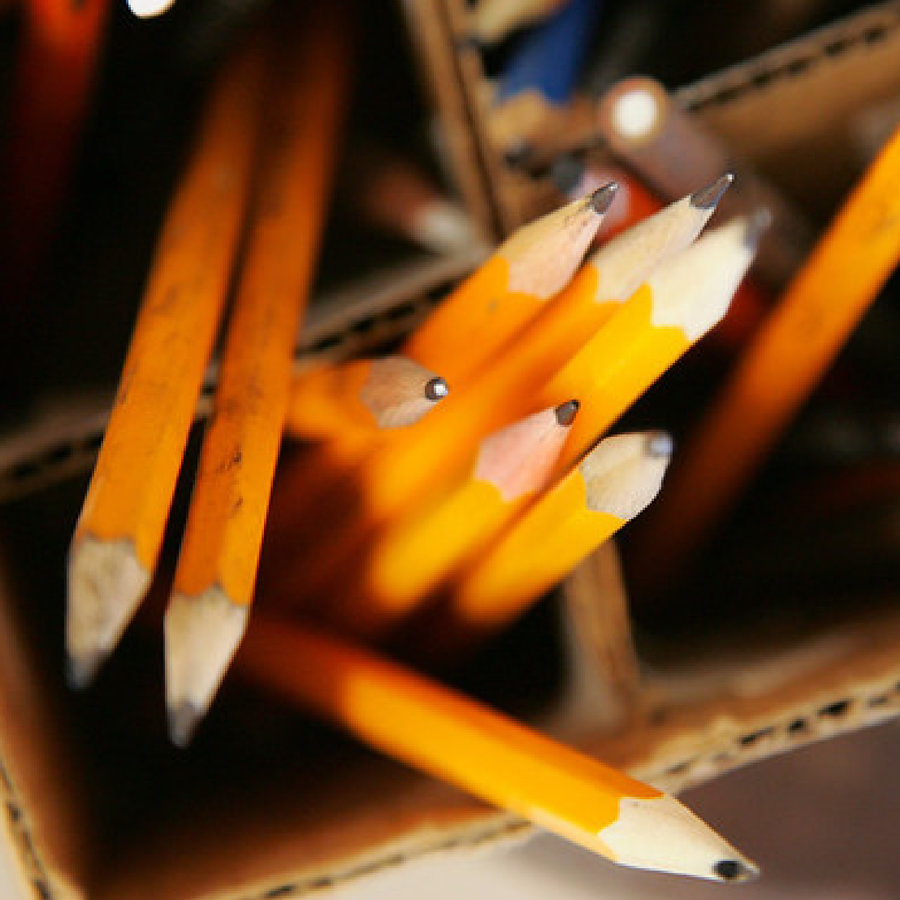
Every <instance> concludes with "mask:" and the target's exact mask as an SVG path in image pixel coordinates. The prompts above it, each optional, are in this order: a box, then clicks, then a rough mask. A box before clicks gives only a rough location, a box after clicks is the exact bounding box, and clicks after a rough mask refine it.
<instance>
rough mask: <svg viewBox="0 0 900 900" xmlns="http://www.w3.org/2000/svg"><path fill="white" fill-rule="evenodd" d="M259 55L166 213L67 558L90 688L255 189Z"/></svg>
mask: <svg viewBox="0 0 900 900" xmlns="http://www.w3.org/2000/svg"><path fill="white" fill-rule="evenodd" d="M262 72H263V54H262V48H261V46H259V45H258V44H254V45H253V46H251V47H249V49H247V50H245V51H244V52H243V54H242V55H240V56H239V57H238V58H237V59H236V60H234V61H232V63H231V64H230V65H229V66H228V67H227V68H226V70H225V72H224V74H223V76H222V78H221V80H220V82H219V83H218V84H217V86H216V88H215V90H214V93H213V95H212V97H211V98H210V101H209V105H208V107H207V109H206V112H205V114H204V118H203V121H202V122H201V125H200V129H199V133H198V135H197V139H196V144H195V147H194V151H193V154H192V156H191V158H190V160H189V162H188V165H187V168H186V170H185V172H184V174H183V175H182V177H181V180H180V181H179V184H178V187H177V189H176V192H175V196H174V198H173V200H172V203H171V205H170V207H169V209H168V211H167V213H166V218H165V222H164V224H163V229H162V233H161V236H160V239H159V241H158V243H157V247H156V252H155V255H154V259H153V264H152V267H151V271H150V277H149V280H148V283H147V287H146V289H145V293H144V299H143V302H142V305H141V309H140V312H139V314H138V320H137V323H136V325H135V329H134V335H133V337H132V339H131V345H130V346H129V348H128V355H127V357H126V360H125V366H124V369H123V371H122V379H121V382H120V384H119V390H118V393H117V395H116V399H115V404H114V406H113V409H112V413H111V415H110V419H109V424H108V426H107V429H106V435H105V437H104V439H103V443H102V445H101V448H100V455H99V458H98V460H97V465H96V468H95V469H94V474H93V477H92V479H91V482H90V485H89V487H88V492H87V497H86V498H85V501H84V507H83V508H82V511H81V516H80V518H79V520H78V524H77V526H76V528H75V534H74V536H73V538H72V544H71V547H70V550H69V576H68V614H67V621H66V649H67V651H68V656H69V675H70V680H71V682H72V683H73V684H74V685H76V686H83V685H85V684H86V683H87V682H88V681H90V679H91V678H92V677H93V674H94V672H95V671H96V669H97V668H98V666H99V665H100V664H101V663H102V662H103V660H104V659H105V658H106V657H107V656H108V655H109V654H110V653H111V652H112V650H113V648H114V647H115V645H116V643H117V642H118V640H119V637H120V635H121V633H122V631H123V630H124V628H125V626H126V625H127V624H128V622H129V621H130V619H131V617H132V616H133V614H134V611H135V609H136V608H137V606H138V604H139V603H140V601H141V599H142V598H143V596H144V593H145V592H146V590H147V587H148V585H149V583H150V577H151V574H152V572H153V569H154V567H155V565H156V561H157V557H158V555H159V550H160V545H161V542H162V536H163V529H164V527H165V522H166V517H167V515H168V512H169V506H170V504H171V501H172V494H173V492H174V490H175V482H176V479H177V477H178V470H179V468H180V467H181V459H182V455H183V453H184V446H185V443H186V441H187V436H188V431H189V429H190V426H191V422H192V421H193V417H194V407H195V404H196V400H197V395H198V393H199V391H200V386H201V382H202V380H203V373H204V368H205V366H206V362H207V359H208V357H209V354H210V351H211V348H212V342H213V339H214V337H215V333H216V329H217V327H218V323H219V317H220V313H221V310H222V304H223V302H224V298H225V291H226V287H227V283H228V278H229V275H230V273H231V268H232V260H233V257H234V254H235V251H236V247H237V240H238V233H239V228H240V223H241V219H242V216H243V212H244V208H245V205H246V198H247V193H248V187H249V182H250V170H251V158H252V155H253V145H254V137H255V134H256V131H257V124H258V111H259V109H260V108H261V106H262Z"/></svg>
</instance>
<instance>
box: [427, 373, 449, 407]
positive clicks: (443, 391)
mask: <svg viewBox="0 0 900 900" xmlns="http://www.w3.org/2000/svg"><path fill="white" fill-rule="evenodd" d="M449 393H450V387H449V386H448V384H447V382H446V381H444V379H443V378H441V377H440V376H439V375H436V376H435V377H434V378H432V379H431V380H430V381H429V382H428V383H427V384H426V385H425V399H426V400H433V401H435V402H437V401H438V400H443V398H444V397H446V396H447V395H448V394H449Z"/></svg>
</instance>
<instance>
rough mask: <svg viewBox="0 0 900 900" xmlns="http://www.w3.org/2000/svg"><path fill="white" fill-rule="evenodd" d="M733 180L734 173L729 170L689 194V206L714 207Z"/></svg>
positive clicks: (698, 207)
mask: <svg viewBox="0 0 900 900" xmlns="http://www.w3.org/2000/svg"><path fill="white" fill-rule="evenodd" d="M733 181H734V175H732V173H731V172H726V173H725V174H724V175H722V176H721V178H717V179H716V180H715V181H714V182H713V183H712V184H708V185H707V186H706V187H702V188H700V190H699V191H694V193H693V194H691V206H693V207H696V208H697V209H714V208H715V207H716V206H717V205H718V203H719V201H720V200H721V199H722V195H723V194H724V193H725V191H727V190H728V188H730V187H731V183H732V182H733Z"/></svg>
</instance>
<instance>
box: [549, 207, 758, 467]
mask: <svg viewBox="0 0 900 900" xmlns="http://www.w3.org/2000/svg"><path fill="white" fill-rule="evenodd" d="M767 222H768V218H767V217H766V216H765V215H764V214H760V216H757V217H756V218H754V219H753V220H750V221H748V220H747V219H743V218H741V219H735V220H734V221H732V222H729V223H728V224H727V225H724V226H722V227H721V228H717V229H716V230H715V231H711V232H708V233H707V234H705V235H704V236H703V237H701V238H700V239H699V240H698V241H697V243H695V244H694V245H693V246H691V247H688V248H687V250H684V251H683V252H682V253H680V254H679V255H678V256H676V257H674V258H672V259H670V260H668V261H667V262H665V263H663V264H662V265H660V266H659V268H657V269H656V270H655V271H654V272H653V273H651V275H650V277H649V278H648V279H647V281H646V283H645V284H644V286H643V287H642V288H641V289H640V290H639V291H638V292H637V293H636V294H635V295H634V296H633V297H631V299H630V300H628V302H627V303H625V304H624V305H623V306H622V308H621V309H620V310H619V311H618V312H617V313H616V314H615V315H614V316H613V317H612V318H611V319H610V320H609V322H608V323H607V325H606V326H605V327H604V328H602V329H600V331H599V332H598V333H597V334H596V336H595V337H594V338H593V339H592V340H591V341H589V342H588V343H587V344H586V345H585V346H584V347H583V348H582V350H581V351H579V352H578V353H577V354H576V355H575V356H574V357H572V359H571V360H570V361H569V362H568V363H567V364H566V365H565V366H563V368H562V369H560V370H559V372H557V374H556V375H555V376H554V377H553V378H551V379H550V381H549V382H548V383H547V384H546V385H545V386H544V388H543V389H542V390H541V391H539V392H538V398H539V401H540V402H541V403H544V404H546V403H552V402H553V399H552V398H553V397H556V396H570V397H571V396H576V397H579V398H582V397H583V398H584V400H583V402H582V408H581V410H579V416H578V419H577V420H576V421H575V423H574V425H573V426H572V430H571V431H570V433H569V438H568V440H567V441H566V446H565V447H564V448H563V452H562V454H561V455H560V459H559V463H558V465H557V473H558V474H559V475H560V476H562V475H564V474H565V473H566V472H567V471H568V469H569V467H570V466H571V465H572V464H573V463H574V462H576V460H578V459H579V458H580V457H581V455H582V454H583V453H584V452H585V451H586V450H587V449H588V448H589V447H590V446H591V445H592V444H593V443H594V442H595V441H596V440H597V438H598V437H599V436H600V435H601V434H603V432H604V431H605V430H606V429H607V428H609V426H610V425H612V423H613V422H614V421H615V420H616V419H617V418H618V417H619V416H620V415H621V414H622V413H623V412H625V410H626V409H628V407H629V406H631V404H632V403H633V402H634V401H635V400H636V399H637V398H638V397H639V396H640V395H641V394H642V393H643V392H644V391H645V390H646V389H647V388H648V387H649V386H650V385H651V384H653V382H654V381H656V379H657V378H659V376H660V375H662V374H663V372H665V371H666V369H668V368H669V367H670V366H671V365H673V364H674V363H675V362H676V361H677V360H678V359H679V358H680V357H681V356H682V355H683V354H684V353H685V352H686V351H687V350H688V349H689V348H690V347H691V346H693V344H694V343H696V342H697V341H698V340H699V339H700V338H701V337H703V335H705V334H706V333H707V332H708V331H709V330H710V329H711V328H712V327H713V326H714V325H715V324H716V323H718V322H719V321H721V319H722V318H723V316H724V315H725V313H726V312H727V311H728V306H729V303H730V302H731V298H732V297H733V296H734V292H735V291H736V290H737V287H738V285H739V284H740V283H741V279H742V278H743V277H744V275H745V274H746V272H747V269H748V268H749V266H750V264H751V263H752V262H753V256H754V253H755V251H756V246H757V243H758V241H759V236H760V233H761V232H762V230H763V229H764V228H765V225H766V224H767Z"/></svg>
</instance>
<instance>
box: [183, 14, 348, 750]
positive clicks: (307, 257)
mask: <svg viewBox="0 0 900 900" xmlns="http://www.w3.org/2000/svg"><path fill="white" fill-rule="evenodd" d="M304 24H305V27H304V29H303V31H302V38H300V39H299V41H298V42H297V45H295V46H293V47H292V48H291V56H290V62H288V61H287V59H286V58H284V57H282V58H281V62H282V63H283V65H282V66H281V67H279V70H278V73H277V79H276V81H275V83H274V84H272V85H271V87H272V88H273V90H274V92H275V96H276V97H277V100H275V101H274V102H275V103H276V104H277V106H275V108H274V111H273V115H272V120H271V121H270V122H269V123H267V124H268V129H267V135H268V137H269V139H270V141H271V143H270V144H269V147H268V150H267V152H266V153H265V155H264V156H263V157H262V160H261V162H262V166H261V175H260V177H259V183H258V185H257V191H258V194H257V197H256V200H255V206H254V209H253V215H252V218H251V222H250V230H249V237H248V246H247V251H246V256H245V259H244V263H243V267H242V271H241V276H240V284H239V286H238V293H237V299H236V301H235V308H234V311H233V314H232V318H231V322H230V324H229V328H228V339H227V343H226V347H225V354H224V360H223V364H222V371H221V375H220V378H219V386H218V389H217V391H216V398H215V406H214V409H213V415H212V418H211V421H210V424H209V427H208V428H207V431H206V435H205V438H204V441H203V449H202V451H201V456H200V463H199V467H198V472H197V480H196V483H195V485H194V490H193V493H192V496H191V504H190V510H189V512H188V518H187V524H186V526H185V532H184V538H183V540H182V544H181V551H180V554H179V558H178V564H177V567H176V570H175V580H174V584H173V591H172V596H171V598H170V600H169V606H168V609H167V610H166V616H165V658H166V703H167V706H168V710H169V723H170V733H171V736H172V739H173V741H175V743H177V744H181V745H183V744H185V743H186V742H187V741H188V740H189V739H190V736H191V734H192V732H193V730H194V728H195V726H196V724H197V722H198V720H199V719H200V718H201V717H202V716H203V715H204V714H205V712H206V710H207V709H208V707H209V705H210V703H211V702H212V698H213V696H214V695H215V692H216V690H217V689H218V686H219V684H220V682H221V680H222V678H223V677H224V675H225V672H226V670H227V668H228V666H229V664H230V662H231V658H232V656H233V655H234V652H235V650H236V649H237V646H238V644H239V642H240V640H241V637H242V636H243V633H244V629H245V628H246V624H247V620H248V617H249V609H250V603H251V601H252V599H253V586H254V582H255V580H256V570H257V564H258V561H259V552H260V546H261V543H262V535H263V526H264V524H265V519H266V510H267V509H268V504H269V493H270V491H271V487H272V479H273V477H274V474H275V464H276V461H277V458H278V449H279V445H280V443H281V432H282V428H283V425H284V419H285V415H286V412H287V407H288V398H289V393H290V386H291V368H292V361H293V346H294V337H295V335H296V334H297V331H298V328H299V324H300V317H301V315H302V311H303V309H304V308H305V305H306V297H307V293H308V291H309V286H310V282H311V279H312V274H313V267H314V265H315V260H316V257H317V255H318V247H319V243H320V237H321V232H322V229H323V225H324V217H325V203H326V199H327V196H328V186H329V183H330V180H331V170H332V164H333V159H334V155H335V145H336V142H337V132H338V126H339V122H340V118H341V108H342V105H343V100H344V93H345V88H346V79H347V71H346V65H347V58H348V47H347V46H346V43H347V42H346V40H345V30H344V27H343V24H342V23H341V22H340V20H339V14H338V13H332V14H326V15H323V16H321V17H319V16H316V17H314V18H313V19H312V20H311V21H305V23H304Z"/></svg>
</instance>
